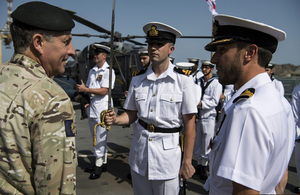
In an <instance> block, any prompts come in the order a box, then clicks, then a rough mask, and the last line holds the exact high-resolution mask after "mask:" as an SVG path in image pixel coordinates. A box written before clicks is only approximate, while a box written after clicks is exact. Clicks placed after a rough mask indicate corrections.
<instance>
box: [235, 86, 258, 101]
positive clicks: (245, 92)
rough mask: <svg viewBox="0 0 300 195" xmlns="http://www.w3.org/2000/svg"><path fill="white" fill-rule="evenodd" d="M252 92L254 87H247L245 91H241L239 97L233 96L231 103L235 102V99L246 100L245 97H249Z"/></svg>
mask: <svg viewBox="0 0 300 195" xmlns="http://www.w3.org/2000/svg"><path fill="white" fill-rule="evenodd" d="M254 93H255V89H254V88H248V89H246V90H245V91H243V93H242V94H241V95H240V96H239V97H237V98H235V99H234V100H233V103H236V102H237V101H239V100H242V99H243V100H247V99H249V98H251V97H252V96H253V95H254Z"/></svg>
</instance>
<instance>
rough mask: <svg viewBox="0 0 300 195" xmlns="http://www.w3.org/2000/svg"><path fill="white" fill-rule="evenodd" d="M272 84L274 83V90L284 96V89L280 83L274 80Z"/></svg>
mask: <svg viewBox="0 0 300 195" xmlns="http://www.w3.org/2000/svg"><path fill="white" fill-rule="evenodd" d="M273 83H274V85H275V87H276V89H277V90H278V91H279V92H280V93H281V95H283V96H284V87H283V84H282V82H281V81H279V80H277V79H275V78H274V79H273Z"/></svg>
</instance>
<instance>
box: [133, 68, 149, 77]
mask: <svg viewBox="0 0 300 195" xmlns="http://www.w3.org/2000/svg"><path fill="white" fill-rule="evenodd" d="M146 71H147V68H144V69H143V70H135V71H133V72H132V74H131V76H133V77H134V76H137V75H141V74H144V73H145V72H146Z"/></svg>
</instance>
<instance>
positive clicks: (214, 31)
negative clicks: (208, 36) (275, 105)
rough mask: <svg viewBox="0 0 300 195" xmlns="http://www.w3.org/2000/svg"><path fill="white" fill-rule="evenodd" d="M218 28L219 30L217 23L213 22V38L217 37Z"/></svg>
mask: <svg viewBox="0 0 300 195" xmlns="http://www.w3.org/2000/svg"><path fill="white" fill-rule="evenodd" d="M218 28H219V22H218V21H215V22H214V24H213V36H214V37H215V36H216V35H217V32H218Z"/></svg>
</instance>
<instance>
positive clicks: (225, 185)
mask: <svg viewBox="0 0 300 195" xmlns="http://www.w3.org/2000/svg"><path fill="white" fill-rule="evenodd" d="M249 88H254V89H255V93H254V95H253V96H252V97H250V98H239V99H238V100H236V102H234V100H235V99H237V97H238V96H240V95H241V93H242V92H243V91H244V90H246V89H249ZM223 112H225V114H226V118H225V120H224V123H223V125H222V126H221V129H220V131H219V133H218V135H217V136H216V138H215V139H214V140H213V143H212V151H211V159H210V177H209V179H208V180H207V181H206V183H205V186H204V187H205V189H206V190H210V194H232V181H234V182H236V183H239V184H241V185H244V186H246V187H248V188H251V189H254V190H257V191H260V193H262V194H275V187H276V185H277V184H278V183H279V181H280V180H281V179H282V176H283V174H284V172H285V170H286V168H287V167H288V163H289V160H290V157H291V154H292V151H293V147H294V138H295V129H294V127H295V126H294V119H293V114H292V110H291V106H290V104H289V103H288V101H287V100H286V99H285V98H284V97H283V96H282V95H281V94H280V93H279V92H278V90H277V89H276V88H275V87H274V85H273V83H272V82H271V80H270V78H269V76H268V75H267V73H262V74H259V75H257V76H256V77H254V78H253V79H251V80H250V81H248V82H247V83H246V84H244V85H243V86H242V87H241V88H240V89H239V90H238V91H237V92H236V93H235V94H234V95H233V97H232V98H231V99H230V100H229V102H228V103H227V104H226V105H225V106H224V108H223V110H222V113H223Z"/></svg>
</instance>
